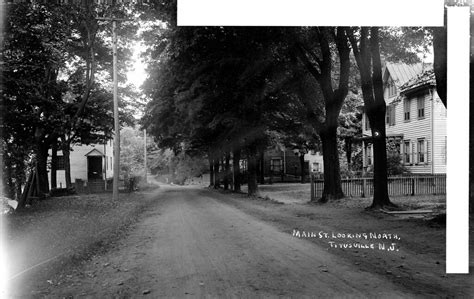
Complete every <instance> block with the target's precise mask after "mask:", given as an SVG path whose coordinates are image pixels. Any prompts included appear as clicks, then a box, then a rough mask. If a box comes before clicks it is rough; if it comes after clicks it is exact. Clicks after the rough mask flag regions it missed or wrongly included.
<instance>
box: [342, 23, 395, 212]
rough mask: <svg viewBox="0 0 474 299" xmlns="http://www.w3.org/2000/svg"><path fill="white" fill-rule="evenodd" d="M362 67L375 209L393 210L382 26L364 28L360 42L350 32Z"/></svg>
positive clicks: (350, 30)
mask: <svg viewBox="0 0 474 299" xmlns="http://www.w3.org/2000/svg"><path fill="white" fill-rule="evenodd" d="M347 33H348V36H349V39H350V41H351V45H352V51H353V53H354V56H355V59H356V61H357V65H358V67H359V72H360V78H361V88H362V94H363V99H364V109H365V112H366V113H367V116H368V118H369V121H370V126H371V128H372V141H373V145H374V198H373V202H372V205H371V208H374V209H375V208H383V207H392V206H394V204H393V203H392V202H391V201H390V198H389V196H388V186H387V146H386V141H385V139H386V132H385V110H386V104H385V99H384V95H383V80H382V63H381V59H380V41H379V28H378V27H371V28H368V27H362V28H360V32H359V40H357V38H356V34H355V29H353V28H349V29H347Z"/></svg>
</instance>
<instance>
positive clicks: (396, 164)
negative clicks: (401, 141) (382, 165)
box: [387, 152, 410, 176]
mask: <svg viewBox="0 0 474 299" xmlns="http://www.w3.org/2000/svg"><path fill="white" fill-rule="evenodd" d="M387 173H388V175H389V176H390V175H401V174H408V173H410V171H409V170H408V168H406V167H405V165H403V163H402V156H401V155H400V154H399V153H398V152H388V153H387Z"/></svg>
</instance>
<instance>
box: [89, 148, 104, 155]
mask: <svg viewBox="0 0 474 299" xmlns="http://www.w3.org/2000/svg"><path fill="white" fill-rule="evenodd" d="M103 155H104V154H103V153H102V152H101V151H99V150H98V149H96V148H95V149H93V150H91V151H90V152H88V153H87V154H85V155H84V156H103Z"/></svg>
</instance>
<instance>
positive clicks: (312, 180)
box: [309, 173, 315, 201]
mask: <svg viewBox="0 0 474 299" xmlns="http://www.w3.org/2000/svg"><path fill="white" fill-rule="evenodd" d="M309 177H310V180H309V184H310V186H311V201H314V197H315V196H314V174H313V173H312V174H311V175H310V176H309Z"/></svg>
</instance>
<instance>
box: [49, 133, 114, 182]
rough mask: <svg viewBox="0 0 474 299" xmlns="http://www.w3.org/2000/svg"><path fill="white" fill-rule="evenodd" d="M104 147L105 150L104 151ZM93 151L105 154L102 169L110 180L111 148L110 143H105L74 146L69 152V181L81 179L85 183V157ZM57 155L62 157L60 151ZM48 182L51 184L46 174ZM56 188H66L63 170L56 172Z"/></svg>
mask: <svg viewBox="0 0 474 299" xmlns="http://www.w3.org/2000/svg"><path fill="white" fill-rule="evenodd" d="M104 146H105V149H104ZM93 149H97V150H98V151H100V152H101V153H104V152H105V159H107V161H105V160H104V159H103V160H102V162H103V165H102V167H103V169H105V170H106V176H107V178H111V177H112V176H113V169H112V162H113V161H112V160H113V147H112V142H111V141H107V143H106V144H105V145H104V144H91V145H74V146H73V150H72V151H71V152H70V164H71V180H72V182H74V181H75V180H76V179H81V180H84V181H87V157H86V154H87V153H89V152H90V151H92V150H93ZM58 155H62V151H58ZM48 175H49V180H50V182H51V173H50V172H48ZM56 175H57V186H58V187H61V186H62V187H65V186H66V176H65V171H64V170H58V171H57V174H56Z"/></svg>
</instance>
